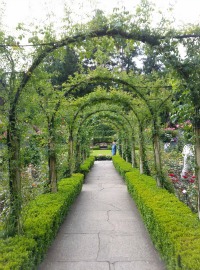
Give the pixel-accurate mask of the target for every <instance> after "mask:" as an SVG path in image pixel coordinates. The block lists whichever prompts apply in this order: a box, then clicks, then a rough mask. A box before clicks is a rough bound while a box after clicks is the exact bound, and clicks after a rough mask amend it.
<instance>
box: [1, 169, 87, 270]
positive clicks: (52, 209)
mask: <svg viewBox="0 0 200 270" xmlns="http://www.w3.org/2000/svg"><path fill="white" fill-rule="evenodd" d="M83 179H84V175H83V174H73V175H72V176H71V177H70V178H65V179H62V180H61V181H60V182H59V183H58V192H57V193H54V194H52V193H51V194H50V193H49V194H41V195H39V196H38V197H36V199H35V200H33V201H31V202H30V203H29V205H28V206H27V207H26V208H25V209H24V210H23V213H22V216H23V219H24V222H23V230H24V233H23V235H22V236H15V237H10V238H7V239H1V240H0V269H1V270H12V269H13V270H18V269H19V270H21V269H26V270H29V269H36V268H37V265H38V264H39V263H40V262H41V260H42V259H43V257H44V255H45V253H46V251H47V249H48V247H49V245H50V244H51V242H52V240H53V239H54V238H55V235H56V233H57V231H58V229H59V227H60V225H61V223H62V222H63V220H64V218H65V216H66V213H67V211H68V210H69V207H70V206H71V204H72V203H73V201H74V200H75V198H76V197H77V195H78V194H79V193H80V191H81V188H82V184H83Z"/></svg>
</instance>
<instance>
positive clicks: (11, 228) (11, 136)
mask: <svg viewBox="0 0 200 270" xmlns="http://www.w3.org/2000/svg"><path fill="white" fill-rule="evenodd" d="M7 146H8V164H9V165H8V166H9V191H10V213H9V216H8V222H7V228H6V229H7V232H8V235H10V236H11V235H14V234H17V233H20V231H21V222H20V217H21V205H22V196H21V171H20V137H19V133H18V131H17V128H16V120H15V115H14V114H13V115H10V117H9V126H8V131H7Z"/></svg>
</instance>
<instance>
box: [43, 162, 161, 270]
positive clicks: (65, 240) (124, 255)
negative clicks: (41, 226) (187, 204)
mask: <svg viewBox="0 0 200 270" xmlns="http://www.w3.org/2000/svg"><path fill="white" fill-rule="evenodd" d="M164 269H165V266H164V264H163V263H162V261H161V259H160V258H159V255H158V254H157V252H156V251H155V249H154V247H153V245H152V242H151V240H150V238H149V235H148V233H147V231H146V229H145V228H144V225H143V222H142V220H141V218H140V215H139V213H138V211H137V208H136V206H135V203H134V202H133V200H132V199H131V197H130V195H129V194H128V192H127V188H126V185H125V184H124V181H123V179H122V178H121V176H120V175H119V174H118V173H117V172H116V170H115V168H114V166H113V164H112V161H96V162H95V164H94V166H93V168H92V170H91V172H90V173H89V174H88V176H87V177H86V180H85V184H84V185H83V189H82V192H81V194H80V195H79V197H78V198H77V200H76V201H75V203H74V205H73V206H72V208H71V210H70V212H69V213H68V215H67V218H66V220H65V221H64V223H63V225H62V226H61V228H60V230H59V233H58V235H57V237H56V239H55V241H54V242H53V244H52V246H51V247H50V248H49V251H48V253H47V256H46V258H45V260H44V261H43V263H42V264H41V265H40V267H39V268H38V270H164Z"/></svg>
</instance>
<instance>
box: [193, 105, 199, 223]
mask: <svg viewBox="0 0 200 270" xmlns="http://www.w3.org/2000/svg"><path fill="white" fill-rule="evenodd" d="M194 135H195V165H196V166H195V176H196V184H197V185H198V217H199V219H200V109H196V110H195V123H194Z"/></svg>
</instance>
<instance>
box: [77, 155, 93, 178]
mask: <svg viewBox="0 0 200 270" xmlns="http://www.w3.org/2000/svg"><path fill="white" fill-rule="evenodd" d="M94 161H95V158H94V156H90V157H89V158H87V159H86V160H85V161H84V162H83V164H81V166H80V173H82V174H84V176H86V174H87V173H88V172H89V171H90V169H91V167H92V166H93V165H94Z"/></svg>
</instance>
